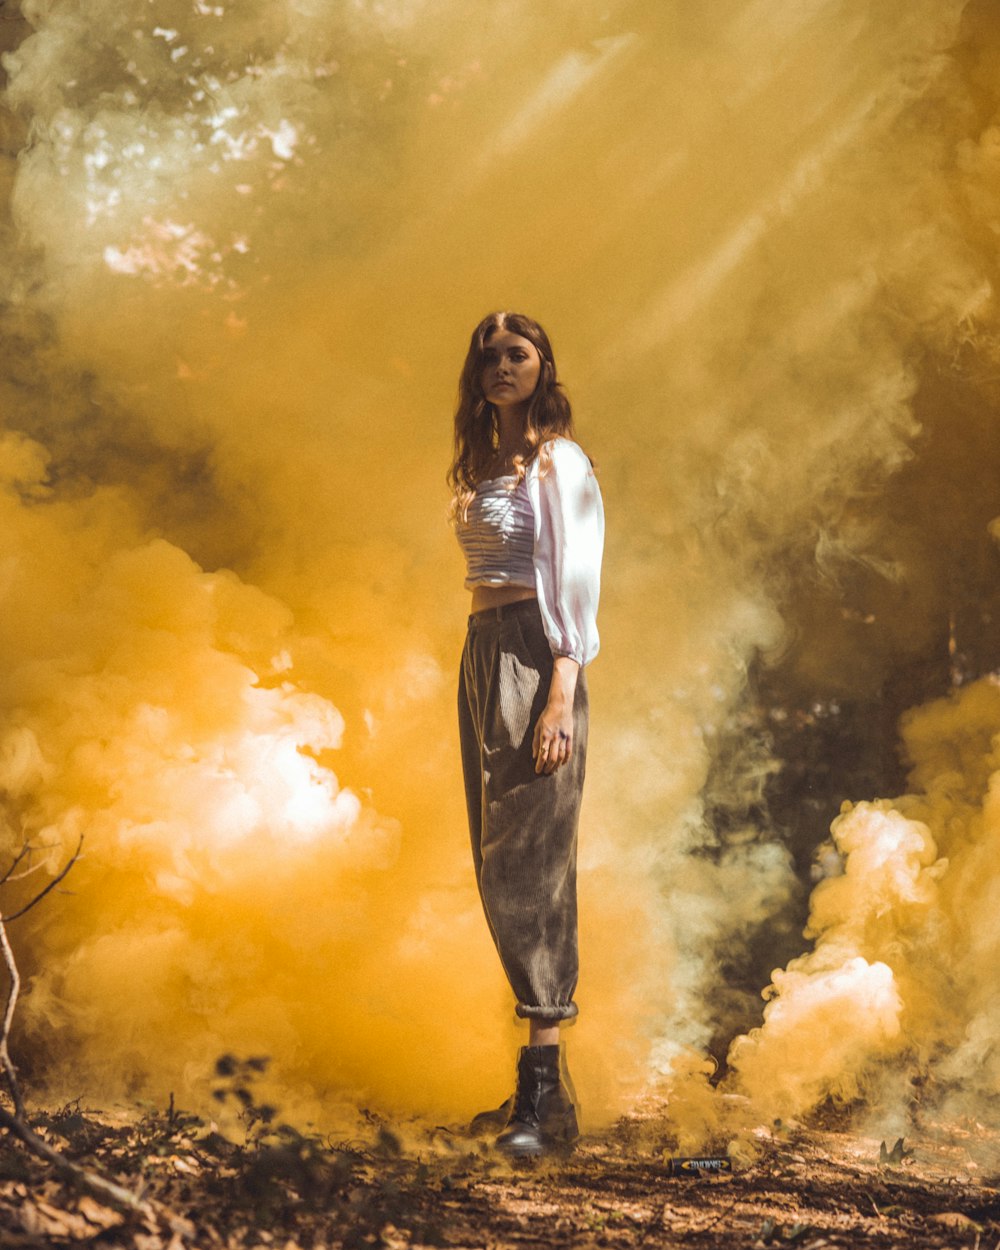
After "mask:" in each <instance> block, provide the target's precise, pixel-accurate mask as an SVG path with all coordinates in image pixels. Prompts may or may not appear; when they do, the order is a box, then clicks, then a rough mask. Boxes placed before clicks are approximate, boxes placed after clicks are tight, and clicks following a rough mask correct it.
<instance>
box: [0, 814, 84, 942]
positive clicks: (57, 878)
mask: <svg viewBox="0 0 1000 1250" xmlns="http://www.w3.org/2000/svg"><path fill="white" fill-rule="evenodd" d="M82 846H83V834H82V833H81V834H80V840H79V842H77V844H76V850H75V851H74V852H73V854H72V855H71V856H70V857H69V859H68V860H67V861H66V863H65V865H64V866H63V869H62V871H61V872H59V873H57V874H56V876H54V877H53V878H52V880H51V881H50V882H49V884H48V885H47V886H46V887H45V889H44V890H40V891H39V893H38V894H36V895H35V897H34V898H33V899H32V900H31V902H30V903H25V904H24V906H23V907H21V908H19V909H18V910H17V911H16V912H14V914H13V915H12V916H4V917H3V920H4V921H5V923H7V924H10V922H11V921H12V920H19V919H20V918H21V916H23V915H24V914H25V913H26V912H29V911H31V909H32V907H34V906H35V905H36V904H38V903H40V902H41V901H42V899H43V898H44V897H45V896H46V894H49V893H51V892H52V891H53V890H54V889H55V888H56V886H57V885H58V884H59V883H60V882H61V881H62V880H63V878H64V877H65V876H66V874H67V873H68V872H69V870H70V869H71V868H72V867H73V865H74V864H75V863H76V861H77V860H78V859H79V858H80V848H81V847H82Z"/></svg>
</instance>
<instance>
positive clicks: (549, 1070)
mask: <svg viewBox="0 0 1000 1250" xmlns="http://www.w3.org/2000/svg"><path fill="white" fill-rule="evenodd" d="M563 1050H564V1048H563V1047H562V1046H522V1047H521V1053H520V1054H519V1056H518V1060H517V1089H516V1090H515V1092H514V1107H513V1109H512V1111H511V1113H510V1119H509V1120H508V1122H507V1127H506V1128H505V1129H504V1131H503V1132H502V1133H501V1134H500V1136H499V1137H498V1138H497V1149H498V1150H502V1151H503V1152H504V1154H508V1155H511V1156H512V1157H513V1158H528V1157H532V1156H535V1155H541V1154H548V1153H549V1152H551V1151H557V1150H571V1149H572V1148H573V1144H574V1143H575V1141H576V1139H577V1138H578V1137H579V1136H580V1129H579V1127H578V1126H577V1122H576V1107H574V1106H573V1097H572V1094H571V1093H570V1081H569V1073H568V1072H567V1073H565V1080H564V1072H565V1069H564V1065H563V1063H562V1058H563Z"/></svg>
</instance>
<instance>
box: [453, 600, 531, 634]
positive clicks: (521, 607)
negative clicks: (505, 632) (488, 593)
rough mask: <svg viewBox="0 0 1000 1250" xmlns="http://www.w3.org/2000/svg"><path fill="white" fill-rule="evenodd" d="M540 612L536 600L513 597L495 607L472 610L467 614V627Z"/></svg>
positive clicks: (471, 627)
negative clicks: (511, 600)
mask: <svg viewBox="0 0 1000 1250" xmlns="http://www.w3.org/2000/svg"><path fill="white" fill-rule="evenodd" d="M538 612H540V608H539V606H538V600H537V599H536V598H532V599H515V600H514V602H513V603H501V604H500V605H499V607H496V608H482V609H480V611H478V612H473V613H471V614H470V616H469V628H470V629H473V628H475V626H477V625H487V624H489V623H490V622H492V621H502V620H504V619H506V618H507V617H511V616H532V615H535V614H537V613H538Z"/></svg>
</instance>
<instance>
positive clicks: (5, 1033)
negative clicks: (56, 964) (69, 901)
mask: <svg viewBox="0 0 1000 1250" xmlns="http://www.w3.org/2000/svg"><path fill="white" fill-rule="evenodd" d="M0 950H2V951H3V961H4V963H5V964H6V965H7V973H8V975H9V977H10V989H9V990H8V991H7V1005H6V1007H5V1008H4V1013H3V1025H2V1026H0V1067H2V1068H3V1074H4V1076H5V1077H6V1078H7V1086H8V1088H9V1089H10V1096H11V1099H12V1101H13V1103H14V1114H15V1115H16V1116H23V1115H24V1099H23V1098H22V1097H21V1086H20V1084H19V1083H18V1079H17V1068H15V1067H14V1061H13V1059H11V1057H10V1050H9V1048H8V1045H7V1043H8V1040H9V1038H10V1028H11V1025H12V1024H13V1022H14V1009H15V1008H16V1007H17V996H18V994H19V993H20V990H21V977H20V974H19V973H18V971H17V962H16V960H15V959H14V951H13V948H12V947H11V944H10V938H9V937H8V936H7V926H6V925H5V924H4V922H3V917H2V916H0Z"/></svg>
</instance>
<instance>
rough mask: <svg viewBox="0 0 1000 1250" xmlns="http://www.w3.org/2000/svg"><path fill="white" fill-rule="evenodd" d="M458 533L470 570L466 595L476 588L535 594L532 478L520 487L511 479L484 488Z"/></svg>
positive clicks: (478, 490)
mask: <svg viewBox="0 0 1000 1250" xmlns="http://www.w3.org/2000/svg"><path fill="white" fill-rule="evenodd" d="M456 532H457V534H458V542H459V545H460V546H461V548H462V550H463V551H464V552H465V563H466V566H467V568H468V576H467V577H466V579H465V588H466V590H473V589H474V588H475V587H476V586H530V587H531V589H532V590H534V589H535V562H534V558H533V557H534V549H535V517H534V513H533V512H532V511H531V501H530V500H529V498H528V483H527V480H526V478H522V480H521V481H520V482H518V480H517V478H516V477H515V476H514V475H513V474H511V475H510V476H509V477H494V478H490V479H489V480H488V481H486V482H480V483H479V485H478V487H477V488H476V493H475V495H474V496H473V497H472V499H471V500H470V502H469V510H468V515H467V517H466V519H465V520H464V521H460V522H459V523H458V525H457V527H456Z"/></svg>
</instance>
